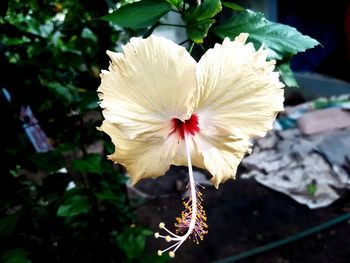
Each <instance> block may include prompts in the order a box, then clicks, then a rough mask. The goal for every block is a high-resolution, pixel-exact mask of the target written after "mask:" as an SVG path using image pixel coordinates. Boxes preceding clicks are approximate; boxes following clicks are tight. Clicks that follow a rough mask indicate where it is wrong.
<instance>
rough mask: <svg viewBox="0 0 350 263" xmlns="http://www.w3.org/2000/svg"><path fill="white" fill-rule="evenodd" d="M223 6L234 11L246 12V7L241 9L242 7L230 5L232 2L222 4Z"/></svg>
mask: <svg viewBox="0 0 350 263" xmlns="http://www.w3.org/2000/svg"><path fill="white" fill-rule="evenodd" d="M221 4H222V5H223V6H225V7H227V8H230V9H232V10H233V11H244V10H246V9H245V8H244V7H241V6H240V5H237V4H234V3H230V2H221Z"/></svg>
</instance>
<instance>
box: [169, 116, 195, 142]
mask: <svg viewBox="0 0 350 263" xmlns="http://www.w3.org/2000/svg"><path fill="white" fill-rule="evenodd" d="M171 122H172V123H173V130H172V131H171V134H173V133H175V132H178V133H179V135H180V138H181V139H184V138H185V133H186V134H191V135H195V134H196V133H197V132H199V131H200V129H199V126H198V116H197V114H196V113H195V114H192V116H191V118H189V119H188V120H185V121H184V122H183V121H181V120H179V119H178V118H173V119H172V120H171Z"/></svg>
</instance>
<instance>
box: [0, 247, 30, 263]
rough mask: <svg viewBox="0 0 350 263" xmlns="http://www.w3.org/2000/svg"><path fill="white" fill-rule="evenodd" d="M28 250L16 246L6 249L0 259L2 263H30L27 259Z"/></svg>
mask: <svg viewBox="0 0 350 263" xmlns="http://www.w3.org/2000/svg"><path fill="white" fill-rule="evenodd" d="M28 254H29V253H28V252H27V251H25V250H23V249H20V248H17V249H12V250H8V251H6V252H5V253H4V254H3V255H2V256H1V257H0V261H1V262H3V263H31V262H32V261H31V260H29V259H28Z"/></svg>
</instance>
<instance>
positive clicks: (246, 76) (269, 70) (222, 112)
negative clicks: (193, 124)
mask: <svg viewBox="0 0 350 263" xmlns="http://www.w3.org/2000/svg"><path fill="white" fill-rule="evenodd" d="M247 36H248V35H247V34H241V35H240V36H239V37H237V38H236V40H235V41H230V40H229V39H225V40H224V42H223V44H222V45H219V44H216V45H215V47H214V48H213V49H210V50H208V51H207V52H206V53H205V54H204V56H203V57H202V58H201V60H200V61H199V63H198V66H197V94H196V103H197V106H196V108H197V109H196V110H195V111H196V112H197V113H198V115H200V116H202V118H201V120H200V121H201V122H202V123H200V127H201V129H204V130H205V132H206V133H208V134H209V133H212V134H215V133H218V134H223V133H225V134H232V135H234V136H236V137H241V138H251V137H255V136H264V135H265V133H266V131H267V130H269V129H271V128H272V122H273V120H274V119H275V117H276V114H277V113H278V112H279V111H282V110H283V100H284V94H283V89H282V87H283V84H282V83H281V82H279V75H278V73H276V72H273V69H274V61H270V62H266V56H267V51H266V50H263V49H262V48H261V49H259V50H258V51H255V49H254V46H253V45H252V44H251V43H248V44H245V41H246V39H247Z"/></svg>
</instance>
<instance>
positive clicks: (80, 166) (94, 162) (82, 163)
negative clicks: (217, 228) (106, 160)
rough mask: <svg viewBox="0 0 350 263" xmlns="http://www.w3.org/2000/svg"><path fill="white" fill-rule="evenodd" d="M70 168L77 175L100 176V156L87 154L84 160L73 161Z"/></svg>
mask: <svg viewBox="0 0 350 263" xmlns="http://www.w3.org/2000/svg"><path fill="white" fill-rule="evenodd" d="M72 168H73V170H74V171H76V172H78V173H97V174H102V167H101V155H99V154H88V155H86V156H85V158H84V159H78V160H74V161H73V164H72Z"/></svg>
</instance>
